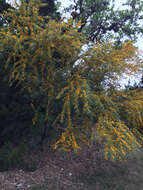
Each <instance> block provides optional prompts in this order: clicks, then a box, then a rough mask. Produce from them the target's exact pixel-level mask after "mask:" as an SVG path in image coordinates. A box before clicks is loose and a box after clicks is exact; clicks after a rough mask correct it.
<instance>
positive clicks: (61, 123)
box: [0, 1, 143, 159]
mask: <svg viewBox="0 0 143 190" xmlns="http://www.w3.org/2000/svg"><path fill="white" fill-rule="evenodd" d="M38 8H39V4H38V3H37V4H35V3H34V2H33V1H30V2H29V3H28V4H26V3H25V2H23V1H22V3H21V5H20V6H19V8H18V9H17V10H11V12H8V13H6V15H5V17H7V18H11V22H10V24H9V25H8V26H6V27H5V28H3V29H1V31H0V41H1V44H0V53H1V54H3V56H4V57H5V61H4V62H3V64H4V65H5V67H6V68H9V69H10V77H9V83H10V85H13V84H15V85H21V86H22V88H24V89H26V90H27V92H28V93H29V98H30V100H31V103H30V105H29V106H31V107H32V108H33V111H34V113H35V116H34V118H33V120H32V121H33V125H37V124H38V123H39V122H40V125H44V133H43V136H44V135H45V133H46V132H48V131H47V129H49V128H48V127H49V126H50V127H51V128H54V129H56V131H57V133H58V135H59V136H58V137H57V139H55V142H54V145H53V148H54V149H57V148H62V149H63V150H65V151H70V150H71V149H74V150H75V151H77V150H79V149H81V146H80V145H81V143H85V144H87V145H88V146H90V145H91V143H92V142H93V141H94V140H95V132H96V134H97V140H99V139H100V141H101V139H102V141H101V142H102V143H103V142H104V143H105V158H106V159H108V158H110V157H111V158H112V159H123V157H124V156H125V154H126V153H127V152H128V151H129V152H130V151H133V150H134V149H135V147H137V146H141V143H142V136H141V132H140V131H139V130H138V129H140V128H141V127H142V125H143V119H142V118H143V106H142V105H143V98H142V97H143V96H142V95H143V92H142V91H136V92H135V93H133V94H132V93H131V92H129V93H128V92H126V91H125V92H124V91H119V90H117V89H116V88H115V87H116V85H117V83H116V81H117V80H118V77H119V76H121V75H122V74H123V73H126V74H130V75H131V74H134V73H135V72H140V71H141V69H142V60H140V59H139V58H138V56H137V49H136V48H135V47H134V46H133V44H132V42H131V41H128V42H126V43H124V44H123V45H122V46H121V47H120V49H119V48H118V49H117V48H116V47H115V46H114V43H112V42H106V43H102V44H98V43H96V44H94V45H93V44H92V45H91V46H89V47H88V48H87V50H85V48H83V47H84V45H85V44H86V43H87V40H86V39H85V37H84V36H83V35H82V33H81V32H79V30H78V29H79V28H80V26H81V23H80V22H79V23H77V24H74V22H73V20H72V19H70V20H68V21H67V22H65V21H62V20H61V21H55V20H52V19H50V17H48V19H49V20H48V23H47V24H46V26H45V22H44V17H41V16H39V15H38ZM125 113H126V114H125Z"/></svg>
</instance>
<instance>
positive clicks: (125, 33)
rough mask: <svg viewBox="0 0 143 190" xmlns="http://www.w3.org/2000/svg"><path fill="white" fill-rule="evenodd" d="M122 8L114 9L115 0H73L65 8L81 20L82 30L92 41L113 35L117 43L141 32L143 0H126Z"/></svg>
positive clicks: (134, 36)
mask: <svg viewBox="0 0 143 190" xmlns="http://www.w3.org/2000/svg"><path fill="white" fill-rule="evenodd" d="M123 6H124V9H123V10H115V0H113V1H107V0H96V1H92V0H74V2H73V4H72V5H70V7H69V8H67V9H66V11H67V12H71V13H72V14H71V15H73V14H74V13H76V14H74V17H73V18H74V19H75V20H76V21H77V22H78V21H79V20H81V22H82V25H81V27H80V28H79V31H83V32H84V33H85V35H86V36H87V38H88V39H89V40H90V41H92V42H95V41H96V42H97V41H104V40H106V39H108V38H110V37H111V36H113V37H114V38H115V40H116V42H117V44H119V43H120V42H122V41H123V40H124V39H131V40H136V39H137V37H138V35H139V34H142V33H143V30H142V25H141V22H142V20H143V15H142V12H143V1H142V0H127V1H126V2H125V3H124V4H123Z"/></svg>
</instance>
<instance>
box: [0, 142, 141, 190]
mask: <svg viewBox="0 0 143 190" xmlns="http://www.w3.org/2000/svg"><path fill="white" fill-rule="evenodd" d="M24 156H25V159H27V162H31V163H32V161H34V162H35V161H36V163H37V166H36V168H37V169H36V170H35V171H33V172H28V171H25V170H24V169H12V170H10V171H7V172H0V190H135V189H137V190H143V149H140V150H138V151H136V154H135V155H134V156H130V157H129V159H128V161H127V162H115V161H114V162H113V161H106V160H104V156H103V148H102V147H100V146H93V147H92V148H90V149H88V148H87V147H83V150H82V151H81V152H79V153H77V154H75V153H73V152H68V153H66V152H55V151H47V148H46V145H45V147H44V148H43V151H38V150H37V151H33V152H31V153H27V154H25V155H24Z"/></svg>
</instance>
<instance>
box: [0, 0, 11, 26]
mask: <svg viewBox="0 0 143 190" xmlns="http://www.w3.org/2000/svg"><path fill="white" fill-rule="evenodd" d="M9 8H12V7H11V5H10V4H9V3H7V2H6V1H5V0H1V1H0V14H1V15H0V28H1V27H3V25H4V24H6V23H7V21H6V20H5V18H4V17H3V15H2V14H3V13H4V11H7V10H8V9H9Z"/></svg>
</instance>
